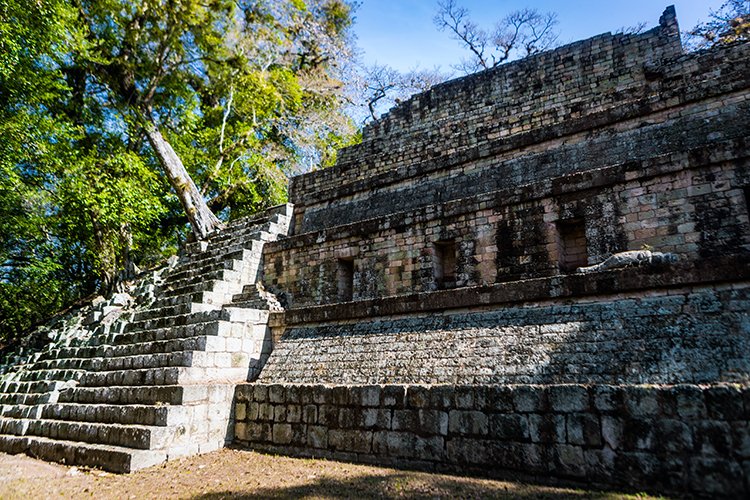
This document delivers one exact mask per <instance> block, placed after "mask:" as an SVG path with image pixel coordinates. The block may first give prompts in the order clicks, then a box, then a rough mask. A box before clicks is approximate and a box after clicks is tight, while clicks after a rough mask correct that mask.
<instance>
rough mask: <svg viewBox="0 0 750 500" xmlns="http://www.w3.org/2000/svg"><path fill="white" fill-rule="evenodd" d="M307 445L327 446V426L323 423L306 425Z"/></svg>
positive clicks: (315, 446) (325, 447)
mask: <svg viewBox="0 0 750 500" xmlns="http://www.w3.org/2000/svg"><path fill="white" fill-rule="evenodd" d="M307 445H308V446H311V447H313V448H323V449H327V448H328V428H327V427H325V426H323V425H308V426H307Z"/></svg>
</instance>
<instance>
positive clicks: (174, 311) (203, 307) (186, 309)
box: [133, 302, 221, 321]
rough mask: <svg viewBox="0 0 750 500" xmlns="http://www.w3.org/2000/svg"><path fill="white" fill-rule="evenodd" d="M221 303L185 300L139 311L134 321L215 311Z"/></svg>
mask: <svg viewBox="0 0 750 500" xmlns="http://www.w3.org/2000/svg"><path fill="white" fill-rule="evenodd" d="M219 307H221V305H220V304H219V305H214V304H206V303H203V302H184V303H180V304H175V305H171V306H164V307H157V308H153V309H147V310H145V311H138V312H137V313H135V316H134V317H133V321H142V320H148V319H154V318H164V317H169V316H180V315H183V314H192V313H196V312H203V311H213V310H215V309H218V308H219Z"/></svg>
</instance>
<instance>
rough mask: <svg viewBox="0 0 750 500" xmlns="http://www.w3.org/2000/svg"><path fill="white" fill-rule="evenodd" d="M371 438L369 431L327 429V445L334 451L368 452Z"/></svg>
mask: <svg viewBox="0 0 750 500" xmlns="http://www.w3.org/2000/svg"><path fill="white" fill-rule="evenodd" d="M372 439H373V438H372V432H371V431H363V430H344V429H332V430H329V431H328V446H329V448H331V449H333V450H335V451H351V452H355V453H370V451H371V444H372Z"/></svg>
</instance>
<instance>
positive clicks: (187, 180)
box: [143, 113, 221, 240]
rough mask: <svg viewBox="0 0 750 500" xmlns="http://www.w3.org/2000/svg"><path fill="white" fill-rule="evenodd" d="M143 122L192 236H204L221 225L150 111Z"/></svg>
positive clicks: (202, 237) (203, 237)
mask: <svg viewBox="0 0 750 500" xmlns="http://www.w3.org/2000/svg"><path fill="white" fill-rule="evenodd" d="M143 124H144V128H145V130H146V136H147V137H148V142H149V143H150V144H151V147H152V148H154V152H155V153H156V156H157V158H159V162H160V163H161V166H162V168H164V172H166V174H167V178H168V179H169V183H170V184H171V185H172V187H173V188H174V190H175V192H176V193H177V197H178V198H179V199H180V203H182V208H183V209H184V210H185V214H186V215H187V218H188V220H189V221H190V225H191V226H192V228H193V233H194V234H195V237H196V238H197V239H199V240H203V239H206V237H207V236H208V235H209V234H211V233H212V232H213V231H215V230H216V229H218V228H220V227H221V221H220V220H219V219H218V218H217V217H216V216H215V215H214V213H213V212H212V211H211V209H210V208H208V205H206V202H205V200H204V199H203V196H201V193H200V191H198V188H197V187H196V185H195V182H193V179H192V178H191V177H190V174H188V171H187V170H185V166H184V165H183V164H182V160H180V157H179V156H177V153H175V152H174V149H172V146H171V145H170V144H169V142H167V140H166V139H164V136H162V135H161V132H160V131H159V128H158V127H157V126H156V123H154V121H153V119H152V118H151V115H150V113H148V114H146V116H144V120H143Z"/></svg>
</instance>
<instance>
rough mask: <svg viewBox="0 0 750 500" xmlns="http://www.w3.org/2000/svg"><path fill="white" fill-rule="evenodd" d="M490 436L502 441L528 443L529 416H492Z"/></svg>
mask: <svg viewBox="0 0 750 500" xmlns="http://www.w3.org/2000/svg"><path fill="white" fill-rule="evenodd" d="M489 435H490V437H492V438H493V439H499V440H501V441H516V442H528V441H529V440H530V434H529V416H528V415H525V414H524V415H521V414H518V413H511V414H492V415H490V417H489ZM537 442H539V441H537Z"/></svg>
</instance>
